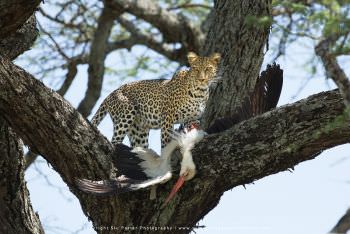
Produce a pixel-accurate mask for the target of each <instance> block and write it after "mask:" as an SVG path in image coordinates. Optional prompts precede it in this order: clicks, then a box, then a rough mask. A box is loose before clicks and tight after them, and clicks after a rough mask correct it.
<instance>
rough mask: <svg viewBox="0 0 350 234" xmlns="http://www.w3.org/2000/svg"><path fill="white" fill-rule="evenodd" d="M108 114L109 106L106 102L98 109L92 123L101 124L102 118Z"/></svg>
mask: <svg viewBox="0 0 350 234" xmlns="http://www.w3.org/2000/svg"><path fill="white" fill-rule="evenodd" d="M106 115H107V108H106V105H105V104H104V102H103V103H102V104H101V106H100V107H99V108H98V109H97V112H96V114H95V115H94V117H92V120H91V123H92V124H93V125H95V126H97V125H99V124H100V122H101V121H102V119H103V118H104V117H105V116H106Z"/></svg>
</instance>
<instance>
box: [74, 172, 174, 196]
mask: <svg viewBox="0 0 350 234" xmlns="http://www.w3.org/2000/svg"><path fill="white" fill-rule="evenodd" d="M171 176H172V175H171V172H167V173H165V174H164V175H162V176H158V177H155V178H152V179H148V180H133V179H130V178H127V177H125V176H120V177H118V178H117V179H109V180H100V181H94V180H87V179H76V185H77V186H78V188H79V189H80V190H82V191H84V192H86V193H90V194H95V195H111V194H121V193H126V192H130V191H136V190H139V189H143V188H147V187H149V186H152V185H156V184H160V183H165V182H166V181H168V180H170V179H171Z"/></svg>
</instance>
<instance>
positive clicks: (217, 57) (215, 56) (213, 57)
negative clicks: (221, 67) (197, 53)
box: [210, 53, 221, 64]
mask: <svg viewBox="0 0 350 234" xmlns="http://www.w3.org/2000/svg"><path fill="white" fill-rule="evenodd" d="M210 59H211V61H213V62H214V63H215V64H219V62H220V59H221V55H220V54H219V53H214V54H212V55H211V56H210Z"/></svg>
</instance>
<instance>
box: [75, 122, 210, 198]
mask: <svg viewBox="0 0 350 234" xmlns="http://www.w3.org/2000/svg"><path fill="white" fill-rule="evenodd" d="M205 134H206V133H205V132H204V131H203V130H199V126H198V125H197V124H191V125H190V126H189V127H188V128H185V129H184V130H183V132H181V133H175V134H174V135H173V139H172V140H171V142H170V143H168V144H167V145H166V147H165V148H164V149H163V150H162V155H161V156H159V155H158V154H157V153H156V152H155V151H153V150H152V149H145V148H142V147H136V148H134V149H131V148H130V147H128V146H126V145H123V144H118V145H116V148H115V152H114V153H113V163H114V165H115V166H116V167H117V169H118V172H120V173H121V174H122V175H121V176H119V177H118V178H116V179H109V180H100V181H92V180H88V179H77V180H76V183H77V185H78V188H79V189H80V190H82V191H84V192H87V193H92V194H97V195H106V194H119V193H124V192H128V191H135V190H138V189H142V188H147V187H149V186H152V185H157V184H162V183H165V182H167V181H168V180H170V179H171V177H172V168H171V155H172V153H173V152H174V150H175V149H176V148H177V147H179V148H180V151H181V153H182V161H181V170H180V178H179V180H178V182H177V183H176V184H175V186H174V189H173V190H172V193H171V194H170V195H169V197H168V198H167V201H166V202H168V201H169V200H170V199H171V198H172V197H173V196H174V195H175V193H176V192H177V191H178V190H179V188H180V187H181V186H182V184H183V183H184V181H185V180H190V179H192V178H193V177H194V176H195V174H196V166H195V164H194V163H193V160H192V153H191V150H192V149H193V147H194V145H195V144H196V143H198V142H199V141H200V140H202V139H203V137H204V136H205Z"/></svg>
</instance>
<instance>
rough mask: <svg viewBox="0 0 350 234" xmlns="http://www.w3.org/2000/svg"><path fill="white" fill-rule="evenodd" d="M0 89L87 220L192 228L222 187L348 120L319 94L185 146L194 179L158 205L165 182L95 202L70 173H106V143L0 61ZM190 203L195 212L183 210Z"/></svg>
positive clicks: (298, 155)
mask: <svg viewBox="0 0 350 234" xmlns="http://www.w3.org/2000/svg"><path fill="white" fill-rule="evenodd" d="M14 77H15V79H14ZM0 87H1V92H0V111H1V113H3V115H4V117H5V118H6V119H7V121H8V122H9V123H10V124H11V126H12V127H13V129H14V130H15V131H16V132H17V133H18V134H19V135H20V137H21V138H22V139H23V140H24V141H25V143H26V144H27V145H29V146H30V147H32V148H35V149H36V151H38V152H39V153H40V154H42V155H43V156H44V157H45V158H46V159H47V160H48V161H49V162H50V163H51V164H52V166H53V167H54V169H55V170H56V171H58V172H59V173H60V175H61V176H62V178H63V180H64V181H65V182H66V183H67V184H68V186H69V187H70V188H71V190H72V191H73V192H74V193H75V194H76V195H77V196H78V198H79V199H80V201H81V204H82V206H83V210H84V212H85V213H86V214H87V215H88V216H89V217H90V218H91V219H92V221H93V223H94V225H95V226H111V225H112V226H130V225H132V226H135V225H156V226H164V225H166V226H190V227H192V226H193V225H195V223H196V222H197V221H198V220H199V219H201V218H202V217H203V216H204V215H205V214H206V213H208V212H209V211H210V209H212V208H213V207H215V206H216V204H217V203H218V201H219V199H220V196H221V195H222V193H223V192H224V191H227V190H228V189H232V188H233V187H235V186H238V185H242V184H245V183H250V182H252V181H254V180H257V179H260V178H262V177H264V176H267V175H270V174H273V173H277V172H279V171H284V170H286V169H288V168H292V167H294V166H295V165H296V164H298V163H299V162H302V161H305V160H309V159H312V158H314V157H316V156H317V155H318V154H319V153H320V152H322V150H325V149H327V148H330V147H333V146H335V145H339V144H343V143H346V142H349V139H350V131H349V130H350V126H349V123H348V122H346V120H345V119H346V118H341V116H342V114H343V108H344V105H343V101H342V99H341V96H340V94H339V92H338V91H330V92H324V93H320V94H318V95H314V96H312V97H310V98H308V99H305V100H302V101H300V102H297V103H295V104H293V105H288V106H284V107H281V108H279V109H277V110H274V111H272V112H268V113H265V114H263V115H261V116H257V117H255V118H253V119H250V120H247V121H245V122H242V123H241V124H239V125H237V126H234V127H233V128H231V129H229V130H227V131H225V132H222V133H220V134H216V135H210V136H208V137H206V138H205V139H204V140H203V141H202V142H200V143H199V144H198V146H197V147H196V148H195V149H194V152H193V155H194V160H195V163H196V165H197V168H198V174H197V176H196V178H195V179H194V180H192V181H190V182H188V183H187V186H186V185H185V188H184V190H182V191H181V192H180V193H179V195H178V196H177V198H176V199H175V200H174V201H173V203H171V204H170V205H169V206H168V207H166V208H165V209H163V210H160V209H159V207H160V205H161V204H162V201H163V199H164V198H165V196H166V194H167V193H168V192H169V189H170V186H171V183H168V184H166V185H164V186H160V188H159V189H158V192H159V193H158V195H159V196H158V197H159V199H157V200H156V201H149V200H148V193H147V192H145V191H139V192H135V193H132V194H127V195H125V196H124V195H122V196H119V197H108V198H104V199H103V202H102V201H101V198H100V197H95V196H92V195H85V194H83V193H80V192H77V190H76V189H75V186H74V185H73V179H74V177H79V178H89V179H106V178H108V177H109V176H111V175H112V174H113V171H112V167H111V165H110V162H111V161H110V157H109V153H110V152H111V150H112V148H111V145H110V143H108V142H107V140H106V139H105V138H104V137H102V136H100V135H99V134H98V132H97V131H96V129H95V128H93V127H91V125H90V124H88V123H87V122H86V121H85V120H84V119H83V118H82V117H81V116H80V115H79V114H78V113H77V112H76V111H75V110H74V109H73V108H72V107H71V106H70V105H69V104H68V103H67V102H66V101H64V100H63V99H62V98H61V97H60V96H59V95H57V94H56V93H54V92H52V91H50V90H49V89H47V88H46V87H44V85H43V84H42V83H40V82H39V81H37V80H35V79H34V78H33V77H32V76H31V75H29V74H27V73H26V72H24V71H23V70H21V69H19V68H18V67H16V66H14V65H13V64H12V63H11V62H9V61H7V60H4V59H1V60H0ZM339 116H340V117H339ZM271 126H274V127H273V128H272V127H271ZM271 148H273V149H274V151H273V152H271ZM213 158H214V159H215V160H213ZM175 174H176V172H175ZM193 209H195V210H196V212H195V213H193V212H190V211H193ZM140 214H142V215H140ZM140 232H141V231H140ZM183 232H185V231H183ZM186 232H187V231H186ZM177 233H178V230H177Z"/></svg>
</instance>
